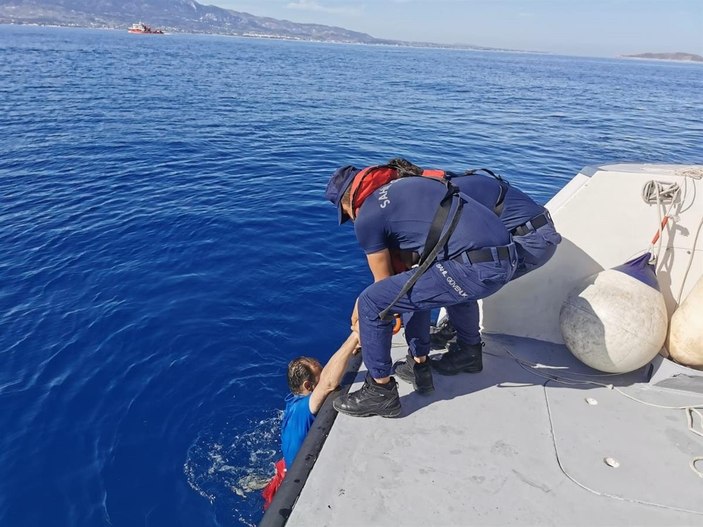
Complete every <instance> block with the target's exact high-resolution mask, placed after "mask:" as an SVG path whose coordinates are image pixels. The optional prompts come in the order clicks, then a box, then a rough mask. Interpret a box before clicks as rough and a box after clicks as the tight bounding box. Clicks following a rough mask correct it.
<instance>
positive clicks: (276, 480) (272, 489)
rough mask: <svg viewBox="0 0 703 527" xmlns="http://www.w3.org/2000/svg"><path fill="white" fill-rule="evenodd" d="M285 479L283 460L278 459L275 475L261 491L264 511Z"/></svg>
mask: <svg viewBox="0 0 703 527" xmlns="http://www.w3.org/2000/svg"><path fill="white" fill-rule="evenodd" d="M285 477H286V462H285V460H284V459H279V460H278V461H277V462H276V474H275V475H274V476H273V478H272V479H271V481H269V483H268V485H266V487H265V488H264V490H262V491H261V495H262V496H263V498H264V510H266V509H268V508H269V507H270V506H271V502H272V501H273V497H274V496H275V495H276V492H278V488H279V487H280V486H281V483H283V478H285Z"/></svg>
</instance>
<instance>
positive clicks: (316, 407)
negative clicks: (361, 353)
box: [310, 332, 359, 415]
mask: <svg viewBox="0 0 703 527" xmlns="http://www.w3.org/2000/svg"><path fill="white" fill-rule="evenodd" d="M358 347H359V336H358V335H357V334H356V333H355V332H352V333H351V334H350V335H349V337H347V340H346V341H344V344H342V346H341V347H340V348H339V349H338V350H337V351H336V352H335V354H334V355H332V358H330V360H329V362H328V363H327V364H326V365H325V367H324V368H323V369H322V373H321V374H320V382H318V383H317V386H315V389H314V390H313V391H312V394H311V395H310V411H311V412H312V413H313V414H314V415H317V412H319V411H320V408H322V404H323V403H324V402H325V399H327V396H328V395H329V394H330V393H332V392H333V391H334V390H336V389H337V386H339V383H340V381H341V380H342V376H343V375H344V372H345V370H346V369H347V363H348V362H349V358H350V357H351V356H352V355H354V353H355V352H356V350H357V348H358Z"/></svg>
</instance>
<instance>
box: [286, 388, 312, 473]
mask: <svg viewBox="0 0 703 527" xmlns="http://www.w3.org/2000/svg"><path fill="white" fill-rule="evenodd" d="M310 395H311V394H309V395H294V394H290V395H288V397H286V410H285V412H283V423H282V424H281V450H283V459H285V461H286V469H290V467H292V466H293V461H295V456H296V455H297V454H298V450H300V447H301V445H302V444H303V441H305V436H306V435H308V431H309V430H310V428H311V427H312V423H313V422H314V421H315V414H313V413H312V412H311V411H310Z"/></svg>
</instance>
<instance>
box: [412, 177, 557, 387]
mask: <svg viewBox="0 0 703 527" xmlns="http://www.w3.org/2000/svg"><path fill="white" fill-rule="evenodd" d="M476 172H478V171H476ZM485 172H487V173H486V174H478V173H472V172H469V173H468V174H458V175H454V176H451V175H450V176H449V177H450V181H451V182H452V183H453V184H454V185H456V186H457V188H458V189H459V190H460V191H461V192H463V193H465V194H466V195H468V196H469V197H471V198H473V199H475V200H476V201H478V202H479V203H480V204H481V205H483V206H484V207H486V208H488V209H490V210H493V211H494V212H495V214H496V215H497V216H498V218H500V221H501V222H502V223H503V225H504V226H505V228H506V229H507V230H508V232H510V234H511V236H512V238H513V241H514V242H515V247H516V249H517V256H518V265H517V269H516V271H515V274H514V275H513V278H512V279H513V280H515V279H517V278H520V277H521V276H524V275H525V274H527V273H529V272H530V271H533V270H535V269H537V268H539V267H542V266H543V265H544V264H545V263H547V262H548V261H549V260H550V258H551V257H552V256H553V255H554V253H555V252H556V250H557V245H559V243H560V242H561V236H560V235H559V233H558V232H557V231H556V228H555V227H554V222H553V221H552V217H551V216H550V214H549V211H548V210H547V209H546V208H544V207H543V206H542V205H539V204H538V203H536V202H535V201H534V200H533V199H532V198H530V197H529V196H528V195H527V194H525V193H524V192H521V191H520V190H519V189H517V188H516V187H515V186H514V185H511V184H509V183H508V182H507V181H505V180H504V179H502V178H501V177H500V176H495V175H494V174H493V173H492V172H489V171H485ZM425 316H426V317H427V318H428V319H429V314H427V315H425ZM470 316H471V317H473V318H476V319H478V316H479V314H478V304H476V303H474V304H473V305H472V306H471V314H470ZM455 322H456V315H455V314H451V313H448V316H447V317H446V318H445V319H444V320H443V321H442V322H441V323H440V324H439V325H438V327H437V328H433V329H432V332H431V338H430V342H431V346H432V348H433V349H443V348H445V347H447V345H449V346H448V349H449V352H448V353H445V354H444V355H442V356H441V359H440V360H437V361H434V360H433V361H432V365H433V366H434V368H435V370H436V371H437V372H438V373H440V374H443V375H454V374H456V373H459V372H461V371H465V368H464V364H463V363H462V360H461V355H460V354H459V353H457V351H458V350H459V348H458V346H457V343H456V340H457V331H456V329H455ZM469 369H470V368H469Z"/></svg>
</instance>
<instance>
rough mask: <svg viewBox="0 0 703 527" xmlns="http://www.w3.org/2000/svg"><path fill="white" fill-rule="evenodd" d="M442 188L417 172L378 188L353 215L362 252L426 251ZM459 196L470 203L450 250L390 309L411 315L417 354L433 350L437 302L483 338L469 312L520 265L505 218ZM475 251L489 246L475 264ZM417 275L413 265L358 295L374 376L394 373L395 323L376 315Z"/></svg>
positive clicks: (464, 334) (471, 336) (465, 335)
mask: <svg viewBox="0 0 703 527" xmlns="http://www.w3.org/2000/svg"><path fill="white" fill-rule="evenodd" d="M445 193H446V187H445V186H444V185H443V184H442V183H441V182H439V181H436V180H432V179H429V178H419V177H409V178H404V179H399V180H395V181H392V182H391V183H389V184H388V185H385V186H383V187H381V188H379V189H377V190H376V191H375V192H374V193H373V194H372V195H371V196H369V197H368V198H367V199H366V201H365V202H364V204H363V205H362V206H361V208H360V209H359V211H358V214H357V218H356V220H355V225H354V228H355V232H356V235H357V239H358V240H359V243H360V245H361V247H362V248H363V250H364V252H366V254H372V253H376V252H379V251H382V250H384V249H400V250H404V251H416V252H418V253H422V251H423V250H424V244H425V240H426V238H427V234H428V232H429V230H430V225H431V224H432V220H433V219H434V216H435V213H436V212H437V209H438V207H439V204H440V201H441V200H442V198H443V197H444V195H445ZM462 199H464V200H465V201H466V203H465V204H464V207H463V211H462V215H461V219H460V221H459V224H458V225H457V227H456V229H455V231H454V233H453V234H452V236H451V238H450V241H449V243H448V244H447V247H446V250H444V251H442V252H441V253H440V254H439V255H438V257H437V261H436V262H435V263H434V264H433V265H432V266H431V267H430V268H429V269H428V270H427V271H426V272H425V273H424V274H423V275H422V276H421V277H420V279H419V280H418V281H417V283H416V284H415V285H414V286H413V288H412V289H411V290H410V292H409V293H408V294H406V295H405V296H404V297H402V298H401V299H400V300H399V301H398V302H397V303H396V304H395V306H394V307H393V309H392V312H394V313H402V314H414V316H412V317H408V321H409V323H408V324H407V325H406V328H405V334H406V338H407V339H408V344H409V345H410V348H411V352H412V353H413V355H415V356H422V355H427V353H429V314H430V312H429V310H431V309H435V308H439V307H446V308H447V311H448V312H450V313H452V314H453V315H454V317H453V318H454V319H455V320H457V321H458V322H457V324H456V329H457V332H458V334H459V336H460V338H461V339H462V340H463V341H466V342H469V343H471V341H474V343H475V342H477V341H480V335H479V328H478V317H472V316H470V312H471V311H472V305H473V306H475V305H476V300H478V299H480V298H485V297H486V296H488V295H491V294H493V293H494V292H496V291H497V290H498V289H500V288H501V287H502V286H503V285H505V284H506V283H507V282H508V281H509V280H510V279H511V277H512V275H513V273H514V271H515V268H516V266H517V255H516V251H515V246H514V244H513V243H512V241H511V239H510V235H509V233H508V232H507V230H506V229H505V227H504V226H503V224H502V223H501V221H500V219H499V218H498V217H497V216H496V215H495V214H494V213H493V212H492V210H489V209H487V208H486V207H483V206H481V205H480V204H479V203H477V202H476V201H474V200H472V199H471V198H468V197H466V196H463V197H462ZM455 205H456V199H455V203H454V206H455ZM451 216H452V214H450V217H451ZM447 223H449V222H447ZM498 247H506V249H507V252H508V253H509V256H508V257H501V256H500V255H499V254H498V250H497V248H498ZM477 249H487V251H486V252H487V253H488V254H489V255H490V256H491V258H490V261H484V262H477V263H472V262H471V259H470V256H467V254H466V251H471V250H477ZM484 254H485V252H484ZM414 273H415V270H414V269H412V270H410V271H406V272H405V273H401V274H398V275H395V276H391V277H389V278H386V279H384V280H381V281H379V282H376V283H374V284H372V285H370V286H369V287H367V288H366V289H365V290H364V291H363V292H362V293H361V295H360V296H359V325H360V333H361V335H360V336H361V342H362V343H363V345H362V354H363V358H364V364H365V365H366V367H367V368H368V370H369V373H370V374H371V376H372V377H374V378H382V377H387V376H389V375H390V374H391V372H392V363H391V356H390V347H391V338H392V324H391V321H387V320H381V319H380V318H379V313H380V312H381V311H383V310H384V309H385V308H386V307H387V306H388V305H389V304H390V303H391V302H392V301H393V300H394V299H395V297H396V296H397V295H398V293H399V292H400V290H401V289H402V287H403V285H404V284H405V282H406V281H407V280H408V279H409V278H410V277H411V276H412V275H413V274H414ZM476 311H477V310H476Z"/></svg>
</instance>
